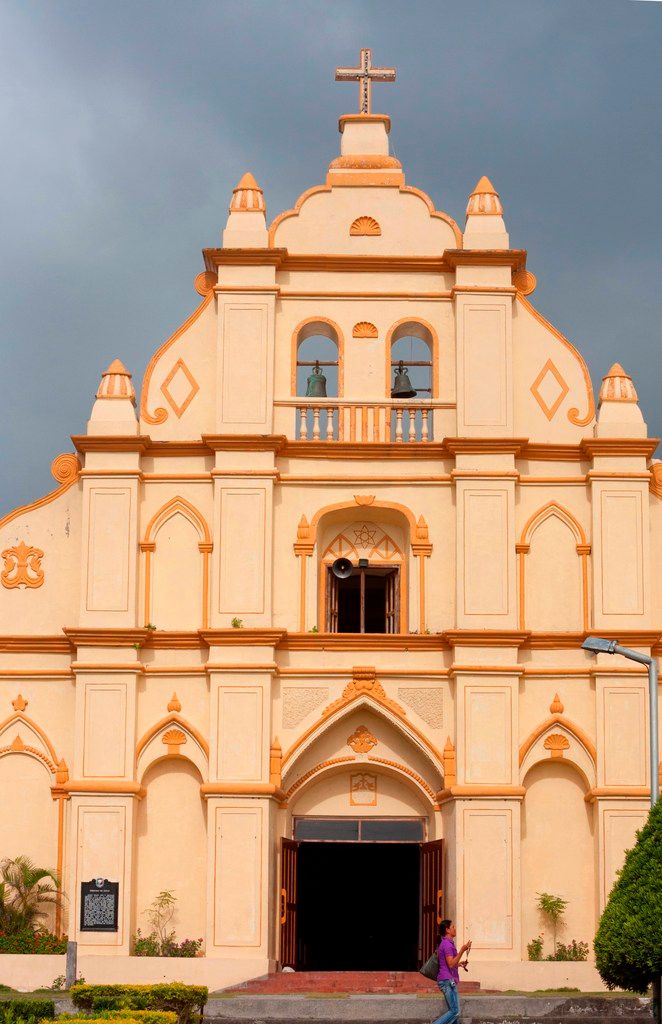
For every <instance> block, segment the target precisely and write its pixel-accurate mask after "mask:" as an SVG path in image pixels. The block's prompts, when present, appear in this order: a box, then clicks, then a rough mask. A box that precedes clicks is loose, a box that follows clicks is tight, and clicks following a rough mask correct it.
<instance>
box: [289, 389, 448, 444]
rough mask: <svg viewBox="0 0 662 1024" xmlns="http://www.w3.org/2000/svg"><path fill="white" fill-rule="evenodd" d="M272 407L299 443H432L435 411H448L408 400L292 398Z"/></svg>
mask: <svg viewBox="0 0 662 1024" xmlns="http://www.w3.org/2000/svg"><path fill="white" fill-rule="evenodd" d="M274 404H275V405H276V407H277V410H278V411H277V415H278V413H280V415H278V419H281V416H282V415H283V414H285V417H286V420H287V427H286V429H285V431H284V432H285V433H286V434H287V435H288V436H290V437H291V436H294V437H295V438H296V440H298V441H349V442H355V443H358V442H366V441H372V442H381V443H384V442H395V443H396V444H408V443H409V444H410V443H413V442H419V443H423V444H425V443H427V442H431V441H433V440H434V436H435V431H434V427H435V424H434V416H435V410H436V409H440V408H448V404H447V403H442V402H435V401H430V400H428V401H426V402H420V401H419V402H416V401H408V400H407V399H398V401H389V400H388V399H385V400H384V401H383V402H361V401H357V400H354V401H345V400H338V399H337V398H326V399H308V398H292V399H285V400H279V401H276V402H275V403H274ZM290 410H291V412H293V413H294V417H295V419H294V423H292V420H291V418H290V416H289V415H288V412H290ZM281 422H283V420H281ZM284 425H285V422H284ZM288 427H289V429H288Z"/></svg>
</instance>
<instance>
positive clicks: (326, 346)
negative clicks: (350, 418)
mask: <svg viewBox="0 0 662 1024" xmlns="http://www.w3.org/2000/svg"><path fill="white" fill-rule="evenodd" d="M292 348H293V353H292V355H293V358H292V394H293V395H296V396H297V397H298V398H302V399H304V400H305V405H303V404H302V405H301V406H300V407H298V415H297V423H296V437H297V439H306V438H314V437H316V436H317V437H320V436H322V437H325V438H327V439H329V438H334V439H335V438H337V436H338V407H337V406H334V405H333V403H332V402H331V401H329V400H330V399H334V398H339V397H341V396H342V394H343V358H342V355H343V343H342V335H341V333H340V329H339V327H338V325H337V324H335V323H333V321H331V320H327V319H324V318H323V319H315V318H313V319H310V320H306V321H304V323H303V324H300V325H299V326H298V327H297V329H296V330H295V332H294V335H293V339H292Z"/></svg>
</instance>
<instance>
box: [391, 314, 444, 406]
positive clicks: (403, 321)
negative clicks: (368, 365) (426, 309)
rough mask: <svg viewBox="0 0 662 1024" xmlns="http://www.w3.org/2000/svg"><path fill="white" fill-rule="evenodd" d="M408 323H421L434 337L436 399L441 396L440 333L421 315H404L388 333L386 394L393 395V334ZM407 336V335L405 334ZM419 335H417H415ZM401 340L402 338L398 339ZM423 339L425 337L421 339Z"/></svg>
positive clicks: (433, 385) (434, 394)
mask: <svg viewBox="0 0 662 1024" xmlns="http://www.w3.org/2000/svg"><path fill="white" fill-rule="evenodd" d="M406 324H413V325H414V326H416V325H420V326H421V327H423V328H425V330H426V331H429V333H430V337H431V338H432V351H431V352H430V358H431V362H432V395H431V398H432V399H435V398H438V397H439V335H438V333H437V331H436V329H435V328H434V327H433V326H432V324H431V323H430V322H429V321H428V320H423V318H422V317H420V316H404V317H402V319H401V320H397V321H396V323H394V324H393V325H392V326H391V327H390V328H389V332H388V334H387V335H386V345H385V349H386V352H385V356H386V390H385V392H384V394H385V395H386V397H387V398H390V397H391V369H392V368H391V349H392V347H393V335H394V334H395V333H396V332H397V331H398V330H399V329H400V328H401V327H404V326H405V325H406ZM403 337H406V335H403ZM414 337H417V335H414ZM397 340H400V339H397ZM421 340H423V339H421Z"/></svg>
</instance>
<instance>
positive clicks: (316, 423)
mask: <svg viewBox="0 0 662 1024" xmlns="http://www.w3.org/2000/svg"><path fill="white" fill-rule="evenodd" d="M319 439H320V410H319V406H315V407H314V408H313V441H319Z"/></svg>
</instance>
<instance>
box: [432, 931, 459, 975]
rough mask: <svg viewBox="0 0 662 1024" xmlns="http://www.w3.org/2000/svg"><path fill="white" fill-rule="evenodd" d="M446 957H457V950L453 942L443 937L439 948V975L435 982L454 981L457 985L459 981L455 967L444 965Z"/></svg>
mask: <svg viewBox="0 0 662 1024" xmlns="http://www.w3.org/2000/svg"><path fill="white" fill-rule="evenodd" d="M447 956H448V957H454V956H457V950H456V948H455V943H454V942H453V940H452V939H449V938H448V936H445V937H444V938H443V939H442V940H441V945H440V946H439V974H438V975H437V981H454V982H456V983H458V982H459V980H460V974H459V971H458V969H457V967H449V966H448V964H447V963H446V957H447Z"/></svg>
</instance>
